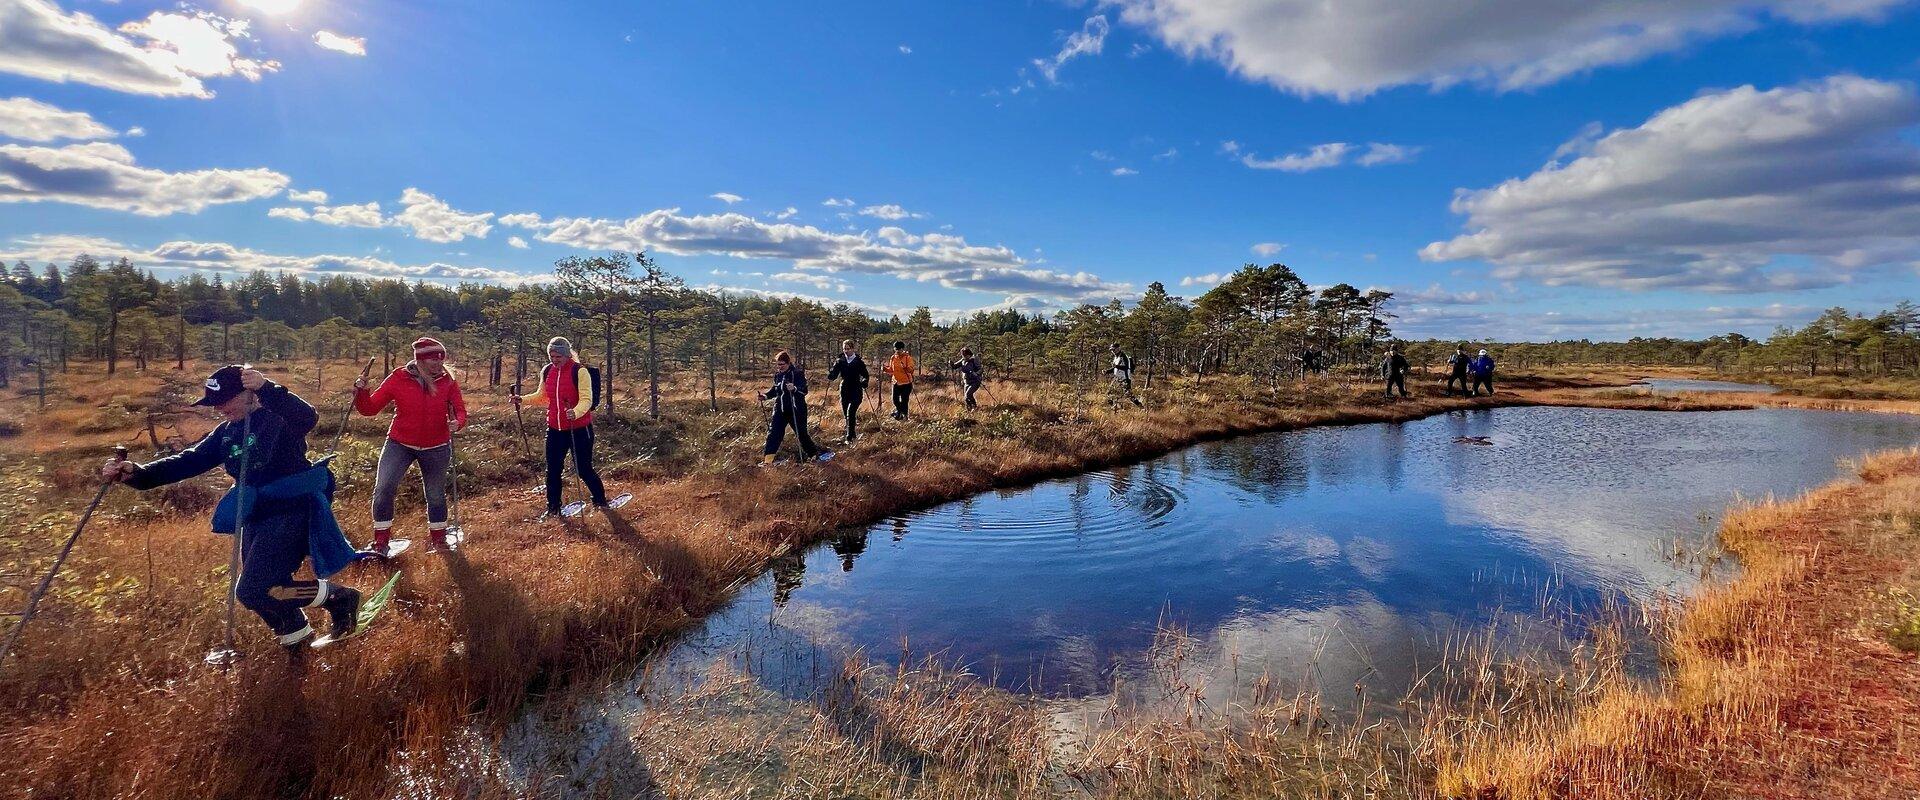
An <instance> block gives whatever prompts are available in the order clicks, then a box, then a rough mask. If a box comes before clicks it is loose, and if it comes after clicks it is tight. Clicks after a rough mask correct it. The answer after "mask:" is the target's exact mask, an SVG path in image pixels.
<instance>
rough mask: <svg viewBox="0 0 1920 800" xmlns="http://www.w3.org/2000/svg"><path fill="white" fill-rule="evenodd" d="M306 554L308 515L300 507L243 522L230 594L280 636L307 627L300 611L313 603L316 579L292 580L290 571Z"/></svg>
mask: <svg viewBox="0 0 1920 800" xmlns="http://www.w3.org/2000/svg"><path fill="white" fill-rule="evenodd" d="M306 558H307V518H306V514H305V511H304V509H303V510H299V511H287V512H282V513H278V514H272V515H270V516H266V517H262V518H260V519H255V520H250V521H248V522H247V527H246V530H245V531H243V532H242V534H241V539H240V581H239V584H238V585H236V586H235V587H234V595H233V596H234V599H236V600H239V601H240V605H243V606H246V607H247V610H249V611H252V612H253V613H255V614H259V615H260V620H261V621H262V622H265V623H267V626H268V627H270V628H272V629H273V632H274V633H275V634H276V635H279V636H289V635H291V634H294V633H298V632H300V631H301V630H304V629H305V628H306V627H307V615H306V614H305V613H304V612H303V611H302V610H301V609H302V608H304V607H305V606H306V605H307V604H308V603H309V602H312V600H313V598H314V595H315V593H316V591H317V590H318V588H319V586H320V584H319V582H318V581H302V580H294V578H293V573H294V571H296V570H298V569H300V562H301V561H304V560H306Z"/></svg>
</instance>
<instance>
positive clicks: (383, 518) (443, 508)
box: [373, 439, 453, 531]
mask: <svg viewBox="0 0 1920 800" xmlns="http://www.w3.org/2000/svg"><path fill="white" fill-rule="evenodd" d="M415 461H418V462H420V485H421V486H422V487H425V488H426V490H427V527H428V528H429V529H431V530H443V529H445V528H446V527H447V465H448V464H450V463H452V461H453V443H452V442H448V443H447V444H443V445H440V446H439V447H433V448H428V449H426V450H415V449H413V448H411V447H408V446H406V445H404V444H401V443H399V442H396V441H394V440H392V439H388V440H387V446H386V447H382V448H380V469H379V471H378V472H376V473H374V476H373V529H374V530H376V531H379V530H386V529H388V528H391V527H393V495H394V493H396V492H398V491H399V490H400V479H401V478H404V477H406V476H407V465H409V464H412V463H413V462H415Z"/></svg>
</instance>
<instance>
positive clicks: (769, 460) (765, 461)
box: [754, 453, 775, 467]
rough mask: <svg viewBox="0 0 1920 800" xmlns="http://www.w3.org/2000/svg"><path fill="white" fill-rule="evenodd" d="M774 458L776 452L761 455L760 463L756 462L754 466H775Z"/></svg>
mask: <svg viewBox="0 0 1920 800" xmlns="http://www.w3.org/2000/svg"><path fill="white" fill-rule="evenodd" d="M774 458H775V456H774V454H773V453H768V454H766V455H764V456H761V457H760V463H758V464H755V465H754V466H756V467H771V466H773V461H774Z"/></svg>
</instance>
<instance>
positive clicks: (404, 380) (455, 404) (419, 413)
mask: <svg viewBox="0 0 1920 800" xmlns="http://www.w3.org/2000/svg"><path fill="white" fill-rule="evenodd" d="M389 403H391V404H393V407H394V411H393V425H392V426H391V427H389V428H387V438H389V439H392V440H394V441H396V442H399V443H401V444H404V445H406V446H408V447H413V448H418V449H422V450H424V449H426V448H429V447H439V446H440V445H443V444H446V443H447V442H448V441H450V440H451V439H452V438H453V435H452V434H451V433H450V432H449V431H450V430H451V429H452V427H453V426H452V425H451V424H449V423H448V422H447V418H448V417H452V418H453V420H454V421H455V422H458V423H459V424H460V425H461V426H462V427H464V426H465V425H466V424H467V401H466V400H465V399H464V398H462V397H461V396H460V384H459V382H458V381H455V380H454V379H453V376H452V375H441V376H440V377H439V379H437V380H435V381H434V382H433V394H427V392H426V390H425V389H422V388H420V381H419V380H417V379H415V378H414V377H413V373H411V372H409V371H407V368H406V367H401V368H399V369H396V370H394V371H393V374H392V375H388V376H387V379H386V380H383V381H381V382H380V388H378V389H374V390H373V391H367V390H366V389H360V390H358V391H355V392H354V393H353V407H354V409H355V410H357V411H359V412H360V415H361V416H366V417H371V416H373V415H375V414H378V413H380V412H381V411H384V410H386V407H387V404H389Z"/></svg>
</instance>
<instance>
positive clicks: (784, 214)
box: [767, 206, 800, 219]
mask: <svg viewBox="0 0 1920 800" xmlns="http://www.w3.org/2000/svg"><path fill="white" fill-rule="evenodd" d="M799 213H800V209H797V208H794V207H793V206H787V207H786V209H785V210H782V211H775V212H769V213H768V214H767V216H770V217H773V218H774V219H792V218H793V217H794V215H796V214H799Z"/></svg>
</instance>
